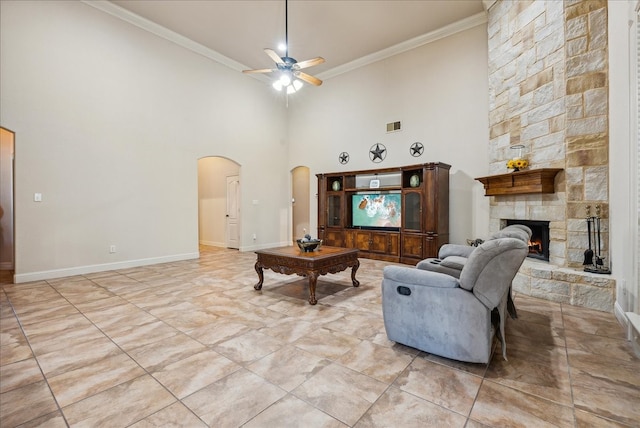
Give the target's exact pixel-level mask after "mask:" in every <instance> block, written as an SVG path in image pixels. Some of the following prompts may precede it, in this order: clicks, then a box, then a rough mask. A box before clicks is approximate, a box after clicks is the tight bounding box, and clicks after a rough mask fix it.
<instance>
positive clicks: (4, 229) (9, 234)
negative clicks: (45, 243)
mask: <svg viewBox="0 0 640 428" xmlns="http://www.w3.org/2000/svg"><path fill="white" fill-rule="evenodd" d="M14 144H15V134H14V133H13V132H11V131H9V130H8V129H6V128H2V127H0V270H4V271H13V270H14V267H15V266H14V255H13V254H14V251H13V250H14V242H13V240H14V233H13V216H14V211H13V157H14Z"/></svg>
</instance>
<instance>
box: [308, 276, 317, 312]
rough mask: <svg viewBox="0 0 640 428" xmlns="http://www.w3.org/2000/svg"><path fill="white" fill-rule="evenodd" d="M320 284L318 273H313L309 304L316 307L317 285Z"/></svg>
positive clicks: (310, 277)
mask: <svg viewBox="0 0 640 428" xmlns="http://www.w3.org/2000/svg"><path fill="white" fill-rule="evenodd" d="M317 282H318V272H311V273H310V274H309V304H310V305H315V304H316V303H318V301H317V300H316V283H317Z"/></svg>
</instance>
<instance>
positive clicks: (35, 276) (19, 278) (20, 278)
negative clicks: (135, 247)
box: [13, 252, 200, 284]
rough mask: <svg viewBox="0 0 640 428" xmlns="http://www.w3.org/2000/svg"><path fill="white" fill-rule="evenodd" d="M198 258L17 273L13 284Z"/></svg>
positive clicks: (181, 256)
mask: <svg viewBox="0 0 640 428" xmlns="http://www.w3.org/2000/svg"><path fill="white" fill-rule="evenodd" d="M199 257H200V252H195V253H184V254H174V255H172V256H163V257H151V258H148V259H137V260H125V261H121V262H115V263H103V264H98V265H87V266H76V267H72V268H64V269H53V270H46V271H40V272H28V273H19V274H15V275H13V282H14V283H15V284H20V283H24V282H31V281H42V280H46V279H54V278H64V277H66V276H74V275H85V274H88V273H96V272H104V271H109V270H118V269H129V268H134V267H139V266H148V265H155V264H159V263H169V262H178V261H182V260H192V259H197V258H199Z"/></svg>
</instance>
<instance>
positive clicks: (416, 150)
mask: <svg viewBox="0 0 640 428" xmlns="http://www.w3.org/2000/svg"><path fill="white" fill-rule="evenodd" d="M423 152H424V146H423V145H422V143H418V142H415V143H413V144H412V145H411V147H409V153H411V156H413V157H414V158H417V157H418V156H420V155H422V153H423Z"/></svg>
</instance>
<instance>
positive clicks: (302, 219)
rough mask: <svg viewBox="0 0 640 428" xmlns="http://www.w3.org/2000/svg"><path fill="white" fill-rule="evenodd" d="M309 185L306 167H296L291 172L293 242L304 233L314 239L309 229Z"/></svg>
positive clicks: (308, 174)
mask: <svg viewBox="0 0 640 428" xmlns="http://www.w3.org/2000/svg"><path fill="white" fill-rule="evenodd" d="M309 185H310V173H309V168H308V167H306V166H298V167H296V168H294V169H292V170H291V207H292V208H291V219H292V221H291V224H292V236H293V241H294V242H295V240H296V239H298V238H302V237H303V236H304V234H305V233H308V234H310V235H311V236H313V237H315V234H314V233H312V231H311V230H310V228H309V223H310V215H309V206H310V200H309V193H310V192H309ZM305 231H306V232H305Z"/></svg>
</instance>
